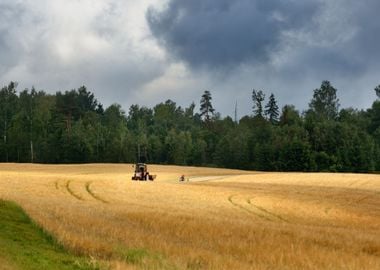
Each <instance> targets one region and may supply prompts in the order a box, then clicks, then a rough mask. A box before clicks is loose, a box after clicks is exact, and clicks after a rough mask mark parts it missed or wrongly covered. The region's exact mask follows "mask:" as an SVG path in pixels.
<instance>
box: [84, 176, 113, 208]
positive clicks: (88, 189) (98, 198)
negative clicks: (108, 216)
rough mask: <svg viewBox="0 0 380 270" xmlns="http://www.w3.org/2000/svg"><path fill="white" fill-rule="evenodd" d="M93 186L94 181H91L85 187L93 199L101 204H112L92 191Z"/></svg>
mask: <svg viewBox="0 0 380 270" xmlns="http://www.w3.org/2000/svg"><path fill="white" fill-rule="evenodd" d="M91 184H92V181H89V182H87V183H86V185H85V186H86V191H87V193H88V194H90V196H91V197H93V198H94V199H95V200H97V201H100V202H102V203H110V202H109V201H107V200H105V199H103V198H101V197H99V196H98V195H97V194H95V193H94V192H93V191H92V189H91Z"/></svg>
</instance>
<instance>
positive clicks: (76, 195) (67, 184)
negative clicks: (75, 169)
mask: <svg viewBox="0 0 380 270" xmlns="http://www.w3.org/2000/svg"><path fill="white" fill-rule="evenodd" d="M70 183H71V180H69V181H67V182H66V189H67V192H69V193H70V195H71V196H73V197H74V198H76V199H78V200H80V201H84V199H83V198H82V196H80V195H78V194H75V193H74V191H73V190H72V189H71V188H70Z"/></svg>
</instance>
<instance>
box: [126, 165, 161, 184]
mask: <svg viewBox="0 0 380 270" xmlns="http://www.w3.org/2000/svg"><path fill="white" fill-rule="evenodd" d="M134 167H135V174H134V175H133V176H132V180H135V181H147V180H150V181H153V180H154V179H155V178H156V175H151V174H149V172H148V166H147V165H146V164H145V163H136V164H135V166H134Z"/></svg>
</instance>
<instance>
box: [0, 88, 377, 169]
mask: <svg viewBox="0 0 380 270" xmlns="http://www.w3.org/2000/svg"><path fill="white" fill-rule="evenodd" d="M250 94H251V95H250ZM376 96H377V97H378V98H380V86H377V87H376V88H375V92H374V95H373V99H374V102H373V104H372V107H371V108H368V109H366V110H363V109H361V110H358V109H355V108H343V109H341V108H340V104H339V99H338V96H337V89H335V88H334V87H333V86H332V84H331V83H330V82H329V81H323V82H322V84H321V86H320V87H319V88H317V89H315V90H314V93H313V95H312V96H311V99H310V103H309V104H308V109H307V110H305V111H302V112H300V111H299V110H297V109H296V108H295V107H294V106H293V105H285V106H284V107H283V108H281V109H280V108H279V107H278V105H277V104H278V102H277V100H276V98H275V96H274V95H273V94H271V95H270V96H269V97H268V98H267V99H266V97H265V94H264V91H263V90H252V92H251V93H248V94H247V98H251V100H252V114H251V115H246V116H243V117H241V118H240V119H237V117H236V116H235V117H234V119H233V118H232V117H230V116H227V117H224V118H222V117H221V115H220V113H218V112H216V111H215V109H214V107H213V105H212V95H211V92H210V91H204V93H203V95H202V96H201V97H200V103H199V108H200V110H199V111H196V110H195V108H196V104H195V103H191V104H190V105H189V106H188V107H186V108H182V107H181V106H178V105H177V104H176V103H175V102H174V101H172V100H167V101H165V102H162V103H159V104H157V105H156V106H154V107H153V108H148V107H145V106H141V105H132V106H131V107H130V108H129V110H128V112H126V111H124V110H123V108H122V107H121V106H120V105H119V104H116V103H115V104H112V105H110V106H109V107H107V108H104V107H103V105H102V104H101V103H100V102H99V101H98V100H97V99H96V97H95V96H94V94H93V93H92V92H90V91H89V90H88V89H87V88H86V87H85V86H82V87H80V88H78V89H74V90H70V91H65V92H56V94H47V93H46V92H44V91H37V90H36V89H34V88H32V89H31V90H29V89H25V90H23V91H20V92H18V91H17V83H15V82H11V83H9V84H8V85H7V86H4V87H2V88H1V90H0V162H23V163H24V162H25V163H26V162H31V163H55V164H56V163H133V162H136V160H137V158H138V157H137V152H138V151H137V149H138V146H139V148H140V149H143V150H142V151H143V152H144V153H143V154H146V156H147V161H148V162H149V163H155V164H176V165H192V166H210V167H224V168H238V169H248V170H260V171H332V172H379V171H380V99H376Z"/></svg>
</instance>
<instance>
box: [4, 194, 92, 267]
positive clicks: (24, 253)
mask: <svg viewBox="0 0 380 270" xmlns="http://www.w3.org/2000/svg"><path fill="white" fill-rule="evenodd" d="M0 263H1V264H2V265H3V266H5V267H6V268H5V269H22V270H24V269H25V270H34V269H35V270H37V269H38V270H41V269H62V270H66V269H67V270H71V269H77V270H86V269H96V268H97V266H94V265H91V264H90V263H89V262H88V261H86V260H85V259H83V258H80V257H77V256H74V255H71V254H69V253H67V252H66V251H65V250H64V249H63V248H62V247H60V246H59V245H58V244H56V243H55V242H54V240H53V239H52V238H51V237H50V236H49V235H47V234H46V233H44V232H43V231H42V230H41V229H40V228H39V227H38V226H36V225H35V224H34V223H33V222H32V221H31V220H30V218H29V217H28V216H27V215H26V214H25V213H24V211H23V210H22V209H21V208H20V207H18V206H17V205H16V204H14V203H11V202H6V201H2V200H0Z"/></svg>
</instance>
